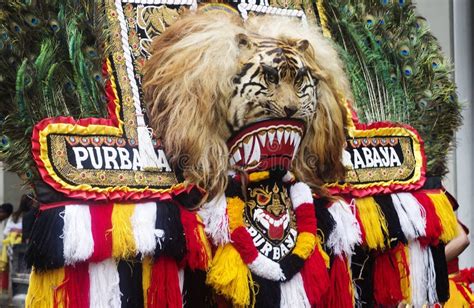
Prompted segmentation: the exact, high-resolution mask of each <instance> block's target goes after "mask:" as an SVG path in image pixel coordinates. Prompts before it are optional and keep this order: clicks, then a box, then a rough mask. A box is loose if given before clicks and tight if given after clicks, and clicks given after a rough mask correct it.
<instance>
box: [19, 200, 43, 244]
mask: <svg viewBox="0 0 474 308" xmlns="http://www.w3.org/2000/svg"><path fill="white" fill-rule="evenodd" d="M37 215H39V210H38V209H37V208H31V209H30V210H29V211H28V212H26V213H25V214H23V221H22V229H21V232H22V235H21V241H22V242H23V243H28V242H29V241H30V237H31V232H32V230H33V225H34V223H35V220H36V216H37Z"/></svg>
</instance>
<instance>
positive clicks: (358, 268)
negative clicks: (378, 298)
mask: <svg viewBox="0 0 474 308" xmlns="http://www.w3.org/2000/svg"><path fill="white" fill-rule="evenodd" d="M373 267H374V257H373V256H372V255H371V254H370V253H369V251H368V250H366V249H365V248H363V247H361V246H356V247H355V254H354V255H353V256H352V258H351V271H352V281H353V282H354V284H355V288H356V291H357V295H358V298H357V299H356V305H355V306H356V307H374V306H375V300H374V297H373V293H374V286H373V283H374V281H373V277H372V272H373Z"/></svg>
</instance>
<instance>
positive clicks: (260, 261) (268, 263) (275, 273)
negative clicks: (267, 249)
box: [248, 253, 285, 281]
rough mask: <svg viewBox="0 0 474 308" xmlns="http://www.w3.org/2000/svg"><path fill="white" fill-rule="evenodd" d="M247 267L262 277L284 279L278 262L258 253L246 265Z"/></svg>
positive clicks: (276, 279) (275, 279)
mask: <svg viewBox="0 0 474 308" xmlns="http://www.w3.org/2000/svg"><path fill="white" fill-rule="evenodd" d="M248 267H249V269H250V271H251V272H252V273H254V274H256V275H258V276H260V277H262V278H265V279H269V280H273V281H282V280H285V274H283V271H282V269H281V267H280V264H278V263H276V262H275V261H272V260H270V259H268V258H266V257H264V256H263V255H261V254H260V253H259V254H258V256H257V258H256V259H255V260H253V262H252V263H250V264H249V265H248Z"/></svg>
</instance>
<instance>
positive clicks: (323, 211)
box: [314, 199, 336, 253]
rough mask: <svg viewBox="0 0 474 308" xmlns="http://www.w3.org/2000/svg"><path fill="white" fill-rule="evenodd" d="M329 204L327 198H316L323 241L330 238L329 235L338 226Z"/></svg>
mask: <svg viewBox="0 0 474 308" xmlns="http://www.w3.org/2000/svg"><path fill="white" fill-rule="evenodd" d="M328 204H329V202H328V201H327V200H325V199H314V209H315V212H316V218H317V220H318V232H321V233H322V234H321V235H322V237H321V238H322V239H323V241H324V240H325V239H327V238H329V235H330V234H331V232H332V231H333V230H334V228H335V227H336V222H335V221H334V218H333V217H332V215H331V213H329V210H328V209H327V205H328ZM323 244H324V242H323ZM326 250H327V249H326ZM329 253H330V252H329Z"/></svg>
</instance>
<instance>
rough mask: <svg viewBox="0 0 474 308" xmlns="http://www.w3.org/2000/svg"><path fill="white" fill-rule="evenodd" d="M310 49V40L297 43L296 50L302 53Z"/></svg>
mask: <svg viewBox="0 0 474 308" xmlns="http://www.w3.org/2000/svg"><path fill="white" fill-rule="evenodd" d="M308 47H309V41H308V40H299V41H298V42H296V49H298V51H300V52H305V51H306V49H308Z"/></svg>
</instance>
